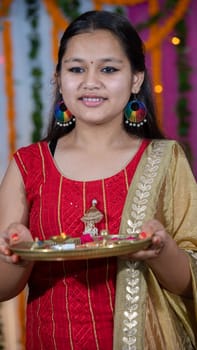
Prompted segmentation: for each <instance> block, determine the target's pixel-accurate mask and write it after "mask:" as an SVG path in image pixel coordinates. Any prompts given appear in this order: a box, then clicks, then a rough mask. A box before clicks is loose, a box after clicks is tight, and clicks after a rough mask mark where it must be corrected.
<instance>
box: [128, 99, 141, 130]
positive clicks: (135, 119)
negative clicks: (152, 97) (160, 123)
mask: <svg viewBox="0 0 197 350" xmlns="http://www.w3.org/2000/svg"><path fill="white" fill-rule="evenodd" d="M124 112H125V117H126V120H125V123H126V124H128V125H129V126H134V127H140V126H142V125H143V124H144V123H146V122H147V119H146V115H147V109H146V106H145V104H144V103H143V102H142V101H139V100H138V99H137V98H134V100H131V101H129V102H128V103H127V105H126V107H125V110H124Z"/></svg>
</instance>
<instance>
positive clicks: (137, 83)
mask: <svg viewBox="0 0 197 350" xmlns="http://www.w3.org/2000/svg"><path fill="white" fill-rule="evenodd" d="M143 81H144V72H138V73H136V74H134V75H133V85H132V90H131V92H132V93H133V94H137V93H138V92H139V91H140V88H141V85H142V83H143Z"/></svg>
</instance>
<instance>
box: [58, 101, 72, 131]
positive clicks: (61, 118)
mask: <svg viewBox="0 0 197 350" xmlns="http://www.w3.org/2000/svg"><path fill="white" fill-rule="evenodd" d="M54 115H55V119H56V122H57V125H59V126H63V127H66V126H69V125H71V124H73V123H74V122H75V117H73V115H72V114H71V112H70V111H69V110H68V109H67V108H66V106H65V103H64V101H63V100H60V101H59V102H58V103H57V104H56V106H55V112H54Z"/></svg>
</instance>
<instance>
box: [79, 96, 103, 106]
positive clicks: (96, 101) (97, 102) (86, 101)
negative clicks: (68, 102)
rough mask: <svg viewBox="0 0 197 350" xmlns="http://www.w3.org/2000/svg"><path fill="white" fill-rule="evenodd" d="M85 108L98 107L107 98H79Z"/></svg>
mask: <svg viewBox="0 0 197 350" xmlns="http://www.w3.org/2000/svg"><path fill="white" fill-rule="evenodd" d="M79 100H80V101H82V102H83V103H84V104H85V105H86V106H90V107H95V106H98V105H100V104H101V103H102V102H103V101H106V100H107V98H104V97H98V96H92V97H91V96H82V97H81V98H79Z"/></svg>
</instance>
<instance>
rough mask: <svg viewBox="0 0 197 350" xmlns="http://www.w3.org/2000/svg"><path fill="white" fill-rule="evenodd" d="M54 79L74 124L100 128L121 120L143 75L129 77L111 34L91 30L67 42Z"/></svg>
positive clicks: (127, 62)
mask: <svg viewBox="0 0 197 350" xmlns="http://www.w3.org/2000/svg"><path fill="white" fill-rule="evenodd" d="M131 45H132V42H131ZM58 79H59V86H60V92H61V93H62V96H63V99H64V102H65V104H66V106H67V108H68V109H69V110H70V111H71V113H72V114H73V115H74V116H75V117H76V120H77V123H78V122H85V123H89V124H90V123H93V124H103V123H106V122H109V121H110V122H111V121H112V120H115V119H117V118H119V119H120V120H122V117H123V109H124V107H125V105H126V104H127V102H128V100H129V97H130V95H131V92H133V93H137V92H138V91H139V89H140V86H141V84H142V81H143V73H137V74H133V73H132V70H131V65H130V62H129V60H128V58H127V56H126V55H125V53H124V51H123V49H122V47H121V45H120V43H119V41H118V39H117V38H116V37H115V36H114V35H113V34H111V32H109V31H107V30H95V31H93V32H90V33H83V34H78V35H76V36H74V37H72V38H71V39H70V40H69V42H68V44H67V50H66V52H65V54H64V56H63V59H62V69H61V72H60V76H59V78H58Z"/></svg>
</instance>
